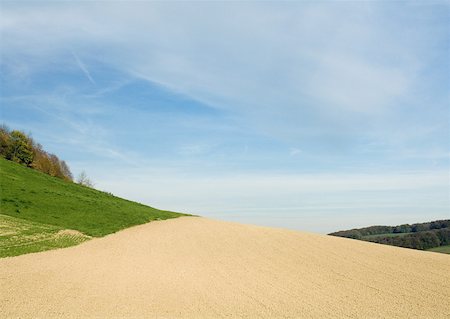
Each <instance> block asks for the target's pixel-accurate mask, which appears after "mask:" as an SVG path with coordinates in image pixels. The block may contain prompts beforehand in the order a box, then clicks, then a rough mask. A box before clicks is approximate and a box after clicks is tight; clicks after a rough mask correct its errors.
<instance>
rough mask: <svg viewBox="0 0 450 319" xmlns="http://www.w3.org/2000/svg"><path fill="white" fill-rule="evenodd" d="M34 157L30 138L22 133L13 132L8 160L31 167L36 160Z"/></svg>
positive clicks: (7, 155)
mask: <svg viewBox="0 0 450 319" xmlns="http://www.w3.org/2000/svg"><path fill="white" fill-rule="evenodd" d="M33 155H34V154H33V148H32V143H31V140H30V138H29V137H28V136H26V135H25V134H24V133H22V132H20V131H12V132H11V134H10V143H9V147H8V150H7V153H6V158H7V159H9V160H11V161H14V162H17V163H20V164H25V165H26V166H30V167H31V163H33V158H34V156H33Z"/></svg>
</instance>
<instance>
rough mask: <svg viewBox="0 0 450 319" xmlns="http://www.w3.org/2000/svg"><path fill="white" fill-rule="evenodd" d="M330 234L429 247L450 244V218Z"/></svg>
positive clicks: (402, 245) (403, 245) (388, 243)
mask: <svg viewBox="0 0 450 319" xmlns="http://www.w3.org/2000/svg"><path fill="white" fill-rule="evenodd" d="M330 235H332V236H339V237H346V238H352V239H360V240H366V241H371V242H375V243H380V244H387V245H393V246H400V247H406V248H414V249H429V248H433V247H439V246H445V245H450V220H448V219H447V220H437V221H432V222H426V223H417V224H411V225H410V224H403V225H398V226H370V227H365V228H358V229H350V230H343V231H338V232H335V233H331V234H330ZM383 235H384V236H383Z"/></svg>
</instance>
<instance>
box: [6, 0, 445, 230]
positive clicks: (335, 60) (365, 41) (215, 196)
mask: <svg viewBox="0 0 450 319" xmlns="http://www.w3.org/2000/svg"><path fill="white" fill-rule="evenodd" d="M449 12H450V10H449V5H448V2H437V1H423V2H406V1H405V2H395V3H394V2H392V3H388V2H385V1H380V2H285V3H270V2H259V3H256V2H232V3H212V2H210V3H208V2H195V3H194V2H192V3H189V2H176V3H174V2H173V3H161V2H151V3H150V2H127V3H124V2H61V3H57V2H48V3H46V2H37V1H36V2H5V1H3V2H1V19H0V20H1V22H0V30H1V39H0V40H1V42H0V45H1V47H0V48H1V64H0V68H1V70H0V71H1V75H0V76H1V89H0V90H1V91H0V94H1V96H0V98H1V112H2V113H1V118H2V122H4V123H6V124H7V125H9V126H10V127H12V128H18V129H22V130H25V131H27V132H31V133H32V135H33V137H34V138H35V139H36V140H38V141H39V142H41V144H43V146H44V148H45V149H47V150H49V151H51V152H53V153H55V154H57V155H59V156H60V157H61V158H63V159H65V160H66V161H67V162H68V164H69V166H70V167H71V168H72V171H73V172H74V173H75V175H76V174H78V173H79V172H80V171H81V170H86V172H87V174H88V175H89V176H90V177H91V178H92V179H93V180H94V182H95V184H96V187H97V188H98V189H101V190H106V191H110V192H113V193H114V194H117V195H119V196H122V197H125V198H129V199H132V200H137V201H139V202H143V203H146V204H149V205H152V206H156V207H159V208H164V209H171V210H177V211H183V212H190V213H194V214H200V215H203V216H208V217H212V218H219V219H224V220H231V221H239V222H246V223H253V224H262V225H268V226H277V227H286V228H293V229H300V230H307V231H317V232H330V231H334V230H338V229H348V228H351V227H359V226H366V225H372V224H399V223H407V222H410V223H411V222H420V221H427V220H434V219H439V218H449V217H450V213H449V212H450V198H449V196H450V186H449V180H450V175H449V158H450V157H449V153H450V152H449V146H450V145H449V137H450V132H449V126H450V124H449V123H450V114H449V84H450V79H449V74H450V68H449V61H448V56H449V41H448V39H449V35H450V34H449V33H450V32H449V28H448V22H449Z"/></svg>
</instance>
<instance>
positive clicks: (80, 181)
mask: <svg viewBox="0 0 450 319" xmlns="http://www.w3.org/2000/svg"><path fill="white" fill-rule="evenodd" d="M77 183H78V184H80V185H83V186H86V187H90V188H93V187H94V183H93V182H92V181H91V180H90V179H89V178H88V177H87V174H86V172H85V171H82V172H81V173H80V175H78V178H77Z"/></svg>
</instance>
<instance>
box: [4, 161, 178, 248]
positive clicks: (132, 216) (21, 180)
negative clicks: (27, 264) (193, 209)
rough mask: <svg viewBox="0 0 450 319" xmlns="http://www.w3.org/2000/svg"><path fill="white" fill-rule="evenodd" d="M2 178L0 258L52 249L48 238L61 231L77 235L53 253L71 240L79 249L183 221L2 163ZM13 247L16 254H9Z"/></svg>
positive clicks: (39, 173)
mask: <svg viewBox="0 0 450 319" xmlns="http://www.w3.org/2000/svg"><path fill="white" fill-rule="evenodd" d="M0 173H1V176H0V200H1V205H0V235H1V236H0V256H9V255H17V254H21V253H25V252H33V251H40V250H46V249H50V248H52V247H51V246H52V245H54V242H53V241H52V240H50V237H52V236H51V235H52V234H55V233H59V234H64V232H62V233H61V232H60V231H61V230H64V229H70V230H76V231H78V232H80V233H81V234H80V236H59V235H58V236H57V238H58V241H61V239H63V242H64V243H61V244H57V245H56V246H55V247H65V246H70V245H71V239H70V238H72V239H75V240H74V243H78V242H80V240H81V239H84V240H85V239H87V238H89V237H88V236H91V237H100V236H104V235H107V234H110V233H114V232H116V231H118V230H121V229H124V228H127V227H130V226H134V225H138V224H143V223H147V222H149V221H152V220H159V219H167V218H174V217H179V216H182V214H178V213H174V212H168V211H162V210H158V209H155V208H152V207H148V206H145V205H142V204H138V203H135V202H131V201H128V200H124V199H121V198H118V197H115V196H112V195H110V194H107V193H104V192H100V191H97V190H95V189H92V188H87V187H84V186H81V185H78V184H75V183H72V182H67V181H64V180H62V179H59V178H55V177H52V176H49V175H46V174H44V173H41V172H39V171H36V170H33V169H30V168H27V167H24V166H21V165H19V164H17V163H14V162H10V161H7V160H5V159H3V158H0ZM5 215H8V216H11V217H13V218H11V217H6V216H5ZM66 233H67V232H66ZM72 234H74V232H72ZM27 236H28V238H29V239H30V240H29V241H28V242H27V241H26V240H25V239H26V237H27ZM69 237H70V238H69ZM24 240H25V242H24ZM81 241H83V240H81ZM33 242H35V243H36V245H37V246H36V245H33ZM30 245H31V246H30ZM12 246H15V247H16V248H14V249H11V247H12ZM41 246H42V247H41ZM47 246H48V247H47ZM8 247H10V249H8ZM41 248H42V249H41ZM5 249H7V250H8V252H6V251H5Z"/></svg>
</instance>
